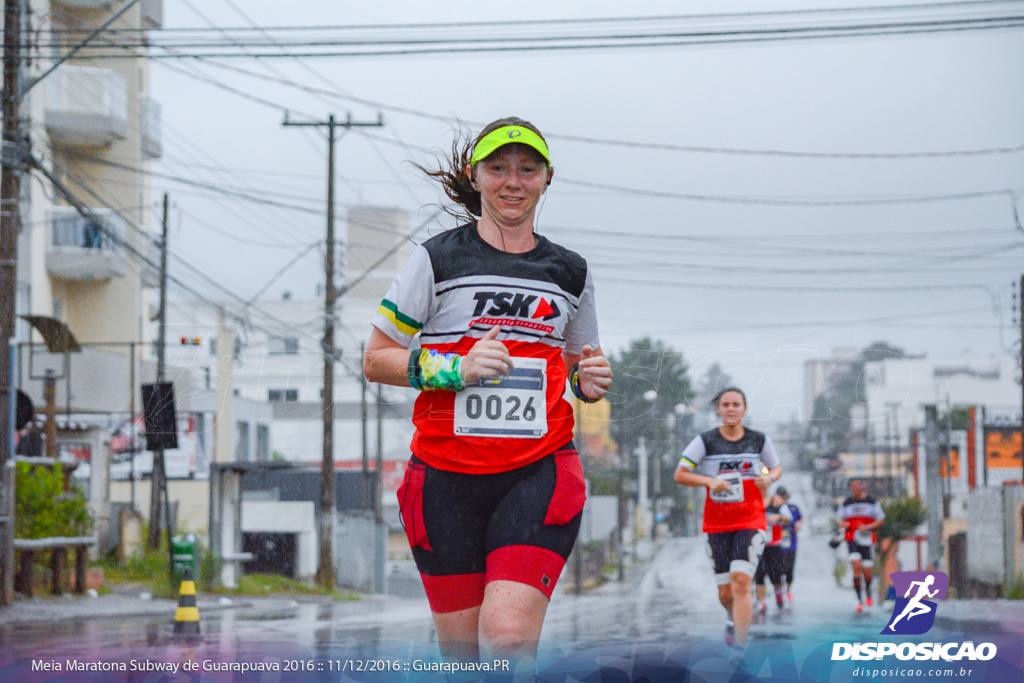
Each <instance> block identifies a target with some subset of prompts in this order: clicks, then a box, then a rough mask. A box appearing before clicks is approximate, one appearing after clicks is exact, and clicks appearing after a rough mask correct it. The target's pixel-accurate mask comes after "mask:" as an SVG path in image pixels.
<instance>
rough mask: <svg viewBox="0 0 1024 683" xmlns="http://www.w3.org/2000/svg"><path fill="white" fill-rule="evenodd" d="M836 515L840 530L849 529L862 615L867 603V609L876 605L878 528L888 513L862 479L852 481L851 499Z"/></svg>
mask: <svg viewBox="0 0 1024 683" xmlns="http://www.w3.org/2000/svg"><path fill="white" fill-rule="evenodd" d="M836 513H837V514H838V516H839V528H841V529H845V530H846V533H845V538H846V548H847V550H848V551H849V558H850V565H851V566H852V567H853V590H854V591H855V592H856V593H857V605H856V607H855V610H856V611H857V612H862V611H863V610H864V604H865V602H866V603H867V606H868V607H871V606H872V605H873V604H875V601H874V598H872V597H871V578H872V567H874V566H875V562H874V560H873V559H872V549H873V548H874V546H875V542H876V541H877V537H876V535H875V529H877V528H878V527H880V526H882V522H884V521H885V512H883V511H882V506H881V505H879V504H878V501H876V500H875V499H874V498H872V497H871V496H869V495H868V493H867V491H866V490H864V484H863V483H861V481H860V480H859V479H853V480H851V481H850V496H849V497H848V498H847V499H846V500H844V501H843V502H842V504H841V505H840V506H839V508H838V509H837V510H836ZM862 579H863V585H864V597H863V598H862V597H861V580H862Z"/></svg>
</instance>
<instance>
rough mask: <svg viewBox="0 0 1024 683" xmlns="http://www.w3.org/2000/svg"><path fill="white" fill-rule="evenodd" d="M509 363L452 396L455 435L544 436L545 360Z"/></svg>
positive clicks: (545, 403) (521, 437) (546, 429)
mask: <svg viewBox="0 0 1024 683" xmlns="http://www.w3.org/2000/svg"><path fill="white" fill-rule="evenodd" d="M512 363H513V365H514V366H515V367H513V368H512V371H511V372H510V373H509V374H508V376H507V377H495V378H493V379H485V380H481V381H480V382H479V383H478V384H473V385H470V386H468V387H466V388H465V389H463V390H462V391H460V392H459V393H457V394H456V395H455V419H454V425H455V434H456V435H457V436H490V437H517V438H520V439H539V438H540V437H542V436H544V435H545V434H547V432H548V416H547V402H546V389H547V375H546V374H545V370H546V369H547V361H545V360H544V359H543V358H516V357H513V358H512ZM741 495H742V494H741Z"/></svg>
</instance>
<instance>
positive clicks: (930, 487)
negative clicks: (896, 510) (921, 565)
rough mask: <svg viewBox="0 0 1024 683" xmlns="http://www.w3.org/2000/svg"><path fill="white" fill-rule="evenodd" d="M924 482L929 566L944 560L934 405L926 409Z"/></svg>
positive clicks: (936, 564) (932, 566) (937, 428)
mask: <svg viewBox="0 0 1024 683" xmlns="http://www.w3.org/2000/svg"><path fill="white" fill-rule="evenodd" d="M924 468H925V469H924V481H925V500H926V503H925V505H926V507H927V509H928V566H929V568H931V569H938V568H939V561H940V560H941V559H942V518H943V514H942V482H941V481H940V480H939V425H938V416H937V411H936V409H935V406H934V405H926V406H925V407H924Z"/></svg>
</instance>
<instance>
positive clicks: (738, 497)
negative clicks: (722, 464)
mask: <svg viewBox="0 0 1024 683" xmlns="http://www.w3.org/2000/svg"><path fill="white" fill-rule="evenodd" d="M718 478H719V479H724V480H725V481H727V482H729V488H727V489H726V490H724V491H719V492H717V493H716V492H715V491H711V500H713V501H715V502H716V503H740V502H743V478H742V477H741V476H740V475H738V474H721V475H719V476H718Z"/></svg>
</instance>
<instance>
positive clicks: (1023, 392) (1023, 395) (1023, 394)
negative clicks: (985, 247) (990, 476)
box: [1017, 275, 1024, 479]
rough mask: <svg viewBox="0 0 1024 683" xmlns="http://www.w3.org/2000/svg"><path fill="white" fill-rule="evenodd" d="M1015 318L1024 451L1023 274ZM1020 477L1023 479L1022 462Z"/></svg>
mask: <svg viewBox="0 0 1024 683" xmlns="http://www.w3.org/2000/svg"><path fill="white" fill-rule="evenodd" d="M1017 303H1018V304H1019V305H1020V310H1018V311H1017V320H1019V321H1020V450H1021V453H1024V275H1021V276H1020V286H1019V287H1018V288H1017ZM1021 479H1024V463H1022V469H1021Z"/></svg>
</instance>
